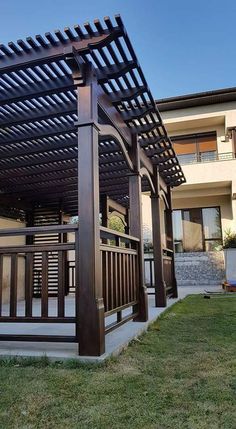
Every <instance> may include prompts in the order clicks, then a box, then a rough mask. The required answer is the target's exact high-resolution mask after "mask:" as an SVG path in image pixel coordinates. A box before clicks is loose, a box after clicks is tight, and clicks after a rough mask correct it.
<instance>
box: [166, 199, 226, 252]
mask: <svg viewBox="0 0 236 429" xmlns="http://www.w3.org/2000/svg"><path fill="white" fill-rule="evenodd" d="M173 233H174V242H175V252H202V251H212V250H216V249H217V247H218V246H220V245H221V244H222V231H221V219H220V208H219V207H207V208H193V209H183V210H174V211H173Z"/></svg>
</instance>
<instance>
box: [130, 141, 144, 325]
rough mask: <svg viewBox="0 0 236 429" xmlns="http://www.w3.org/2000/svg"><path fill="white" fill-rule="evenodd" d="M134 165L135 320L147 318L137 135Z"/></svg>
mask: <svg viewBox="0 0 236 429" xmlns="http://www.w3.org/2000/svg"><path fill="white" fill-rule="evenodd" d="M130 156H131V160H132V162H133V165H134V169H135V171H134V173H133V174H132V175H131V176H130V177H129V200H130V206H129V207H130V210H129V231H130V235H133V236H134V237H137V238H139V240H140V246H139V306H138V316H137V317H136V319H135V321H138V322H146V321H147V320H148V298H147V288H146V286H145V282H144V251H143V223H142V200H141V198H142V193H141V175H140V153H139V144H138V141H137V135H133V137H132V150H131V153H130Z"/></svg>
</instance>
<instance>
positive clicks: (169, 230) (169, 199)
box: [166, 186, 178, 298]
mask: <svg viewBox="0 0 236 429" xmlns="http://www.w3.org/2000/svg"><path fill="white" fill-rule="evenodd" d="M167 202H168V206H169V208H167V209H166V228H167V231H166V232H167V236H168V237H169V244H168V247H169V249H170V250H172V251H173V259H172V264H171V267H172V287H173V297H174V298H177V297H178V288H177V282H176V277H175V255H174V237H173V220H172V195H171V188H170V186H168V187H167Z"/></svg>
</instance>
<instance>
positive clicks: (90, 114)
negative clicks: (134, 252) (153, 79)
mask: <svg viewBox="0 0 236 429" xmlns="http://www.w3.org/2000/svg"><path fill="white" fill-rule="evenodd" d="M85 77H86V82H84V84H83V86H79V87H78V98H79V100H78V117H79V122H78V203H79V204H78V205H79V207H78V212H79V238H78V246H77V252H76V257H75V259H76V261H75V263H76V271H77V276H78V277H77V278H78V283H77V292H76V295H77V310H78V311H77V317H78V318H79V321H78V336H79V354H80V355H83V356H85V355H87V356H99V355H101V354H103V353H104V352H105V329H104V304H103V297H102V283H101V256H100V225H99V160H98V129H97V126H96V123H97V79H96V75H95V73H94V71H93V69H92V66H89V67H88V68H87V70H86V74H85ZM78 249H79V250H78ZM78 285H79V289H78Z"/></svg>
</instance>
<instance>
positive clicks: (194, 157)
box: [178, 152, 235, 165]
mask: <svg viewBox="0 0 236 429" xmlns="http://www.w3.org/2000/svg"><path fill="white" fill-rule="evenodd" d="M232 159H235V153H234V152H225V153H217V152H205V153H200V154H186V155H178V160H179V162H180V164H181V165H185V164H197V163H202V162H215V161H229V160H232Z"/></svg>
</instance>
